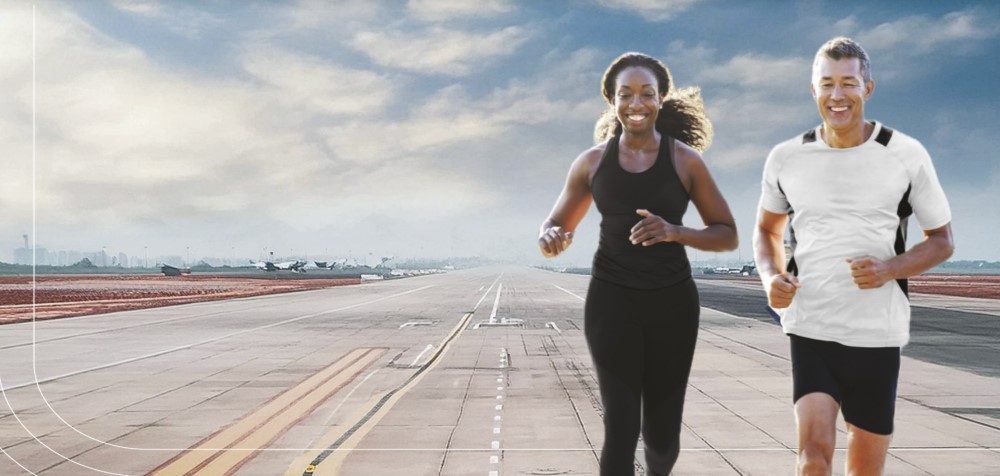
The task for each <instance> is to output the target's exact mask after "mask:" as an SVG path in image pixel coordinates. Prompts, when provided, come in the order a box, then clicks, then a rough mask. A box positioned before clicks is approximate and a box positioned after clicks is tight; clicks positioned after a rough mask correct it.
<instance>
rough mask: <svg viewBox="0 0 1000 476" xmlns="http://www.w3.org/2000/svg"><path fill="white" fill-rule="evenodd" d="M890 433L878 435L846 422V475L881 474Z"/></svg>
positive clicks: (865, 475)
mask: <svg viewBox="0 0 1000 476" xmlns="http://www.w3.org/2000/svg"><path fill="white" fill-rule="evenodd" d="M890 441H892V435H880V434H878V433H872V432H870V431H865V430H863V429H861V428H859V427H857V426H854V425H852V424H850V423H848V424H847V464H846V465H845V466H846V468H845V470H846V474H847V476H852V475H857V476H868V475H881V474H882V473H883V472H884V471H885V456H886V453H888V452H889V442H890Z"/></svg>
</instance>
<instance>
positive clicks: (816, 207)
mask: <svg viewBox="0 0 1000 476" xmlns="http://www.w3.org/2000/svg"><path fill="white" fill-rule="evenodd" d="M761 189H762V192H761V197H760V206H761V207H762V208H763V209H764V210H767V211H770V212H773V213H787V214H789V215H790V217H789V218H790V226H791V236H792V240H791V241H792V247H793V251H792V262H790V263H789V268H790V271H791V269H794V268H797V272H796V274H797V275H798V278H799V282H800V283H801V285H802V287H801V288H800V289H799V290H798V291H797V292H796V294H795V297H794V299H793V300H792V304H791V305H790V306H789V307H788V308H786V309H778V310H777V312H778V314H779V315H780V316H781V325H782V328H783V329H784V331H785V333H789V334H796V335H799V336H802V337H808V338H812V339H819V340H826V341H833V342H839V343H841V344H844V345H849V346H853V347H896V346H899V347H901V346H903V345H906V343H907V341H909V338H910V304H909V300H908V299H907V297H906V294H905V293H904V289H905V286H906V284H905V281H901V282H893V281H890V282H888V283H885V284H884V285H882V286H881V287H879V288H876V289H858V287H857V285H856V284H854V279H853V278H852V277H851V269H850V265H849V264H848V263H847V258H853V257H859V256H864V255H871V256H874V257H876V258H879V259H881V260H888V259H890V258H892V257H894V256H896V255H898V254H900V253H903V252H904V251H905V250H906V247H905V240H906V218H907V217H908V216H909V215H910V213H911V210H912V213H913V214H914V215H915V216H916V218H917V222H918V223H919V224H920V226H921V227H922V228H923V229H924V230H931V229H934V228H940V227H942V226H944V225H946V224H948V223H949V222H951V209H950V208H949V206H948V199H947V198H946V197H945V195H944V191H943V190H942V189H941V184H940V183H939V182H938V178H937V174H936V173H935V172H934V165H933V164H932V163H931V158H930V155H928V154H927V151H926V150H925V149H924V147H923V146H922V145H921V144H920V142H918V141H917V140H916V139H913V138H912V137H909V136H907V135H905V134H902V133H900V132H898V131H893V130H892V129H889V128H887V127H884V126H883V125H882V124H880V123H878V122H876V123H875V130H874V131H873V132H872V135H871V137H870V138H869V139H868V140H867V141H865V142H864V143H862V144H861V145H858V146H856V147H850V148H845V149H837V148H832V147H829V146H828V145H827V144H826V143H825V142H823V139H822V135H821V134H820V128H819V127H817V128H816V129H814V130H812V131H809V132H807V133H805V134H804V135H801V136H799V137H796V138H794V139H791V140H788V141H785V142H782V143H781V144H778V145H777V146H775V147H774V149H772V150H771V154H770V155H769V156H768V157H767V162H766V163H765V164H764V177H763V180H762V183H761Z"/></svg>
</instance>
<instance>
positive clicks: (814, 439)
mask: <svg viewBox="0 0 1000 476" xmlns="http://www.w3.org/2000/svg"><path fill="white" fill-rule="evenodd" d="M839 408H840V406H839V405H838V404H837V401H836V400H834V399H833V397H831V396H830V395H827V394H826V393H822V392H813V393H810V394H808V395H804V396H802V397H801V398H799V399H798V401H796V402H795V422H796V426H797V428H798V433H799V454H798V464H797V468H796V474H800V475H810V476H811V475H823V476H826V475H829V474H831V470H832V464H833V449H834V448H835V446H836V444H837V410H838V409H839Z"/></svg>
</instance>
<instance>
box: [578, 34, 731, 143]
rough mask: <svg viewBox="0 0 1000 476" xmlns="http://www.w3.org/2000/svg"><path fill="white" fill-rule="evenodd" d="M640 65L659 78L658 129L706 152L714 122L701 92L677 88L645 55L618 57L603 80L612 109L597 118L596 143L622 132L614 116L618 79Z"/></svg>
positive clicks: (663, 67) (667, 72)
mask: <svg viewBox="0 0 1000 476" xmlns="http://www.w3.org/2000/svg"><path fill="white" fill-rule="evenodd" d="M631 66H639V67H642V68H646V69H648V70H649V71H650V72H651V73H653V75H654V76H656V84H657V87H658V90H659V91H658V92H659V94H660V96H664V99H663V104H662V105H661V106H660V111H659V113H658V115H657V117H656V130H657V131H660V133H661V134H666V135H668V136H671V137H673V138H675V139H677V140H680V141H681V142H684V143H685V144H687V145H690V146H691V147H693V148H695V149H697V150H698V151H699V152H704V151H705V149H708V146H709V145H711V144H712V122H711V121H709V120H708V115H707V114H706V113H705V104H704V102H702V100H701V90H700V89H699V88H697V87H689V88H675V87H673V78H672V76H671V75H670V70H669V69H667V67H666V65H664V64H663V63H661V62H660V61H659V60H657V59H656V58H653V57H652V56H649V55H645V54H642V53H625V54H623V55H621V56H619V57H618V58H616V59H615V60H614V61H613V62H612V63H611V66H609V67H608V70H607V71H605V72H604V78H603V79H602V80H601V94H602V95H603V96H604V99H605V100H606V101H607V102H608V105H609V106H610V107H609V108H608V109H606V110H605V111H604V113H603V114H601V117H600V118H599V119H597V124H596V125H595V126H594V142H595V143H598V144H600V143H602V142H607V140H608V139H610V138H612V137H615V136H618V135H620V134H621V133H622V125H621V122H618V116H617V114H616V113H615V96H614V94H615V80H616V79H617V78H618V74H619V73H621V72H622V70H624V69H625V68H628V67H631Z"/></svg>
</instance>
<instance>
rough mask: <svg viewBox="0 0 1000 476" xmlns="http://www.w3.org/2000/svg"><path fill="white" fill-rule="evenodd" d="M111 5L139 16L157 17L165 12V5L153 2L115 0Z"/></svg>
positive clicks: (145, 0)
mask: <svg viewBox="0 0 1000 476" xmlns="http://www.w3.org/2000/svg"><path fill="white" fill-rule="evenodd" d="M111 5H113V6H114V7H115V8H117V9H119V10H122V11H125V12H129V13H135V14H137V15H146V16H156V15H159V14H160V13H162V12H163V8H162V7H163V5H162V4H160V3H157V2H154V1H151V0H113V1H112V2H111Z"/></svg>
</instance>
